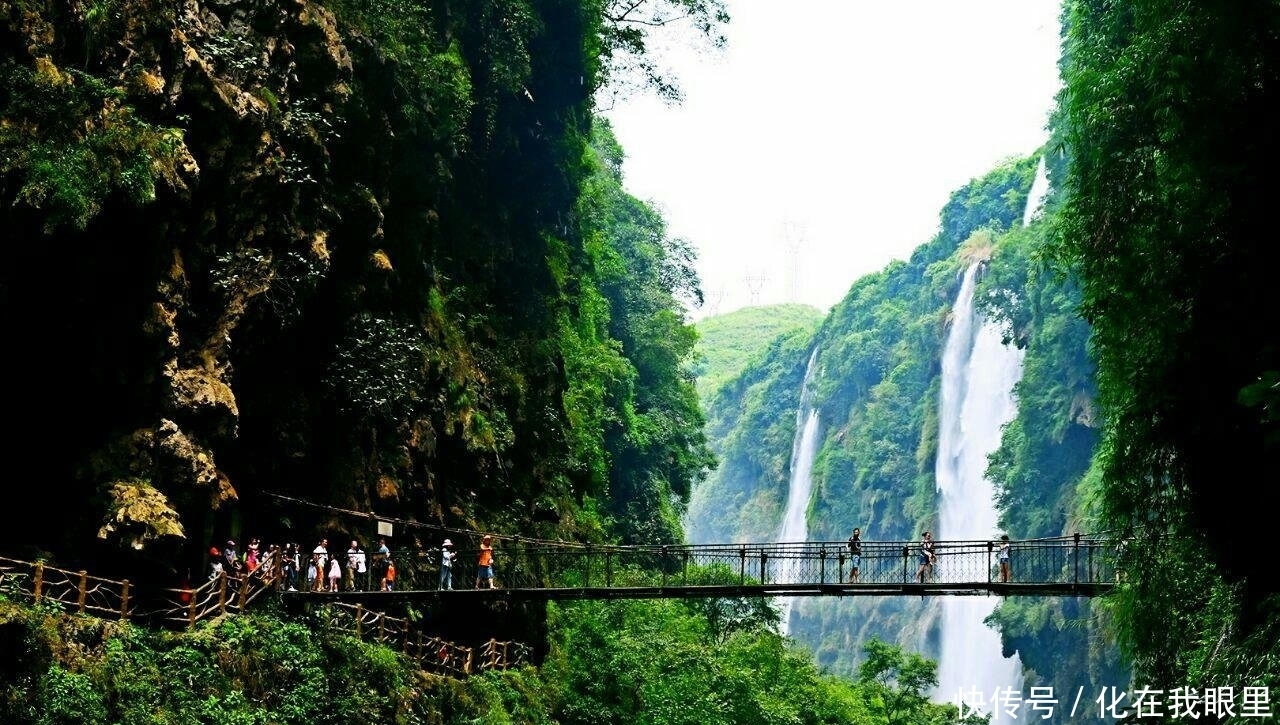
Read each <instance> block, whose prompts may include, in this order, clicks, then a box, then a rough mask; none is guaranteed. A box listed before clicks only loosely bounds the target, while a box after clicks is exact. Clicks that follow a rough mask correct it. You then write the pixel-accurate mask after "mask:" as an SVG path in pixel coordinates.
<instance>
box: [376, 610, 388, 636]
mask: <svg viewBox="0 0 1280 725" xmlns="http://www.w3.org/2000/svg"><path fill="white" fill-rule="evenodd" d="M386 638H387V615H386V614H384V613H383V612H378V641H379V642H385V641H386Z"/></svg>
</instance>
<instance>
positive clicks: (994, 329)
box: [934, 263, 1022, 711]
mask: <svg viewBox="0 0 1280 725" xmlns="http://www.w3.org/2000/svg"><path fill="white" fill-rule="evenodd" d="M978 266H979V265H978V264H977V263H974V264H972V265H970V266H969V268H968V269H966V270H965V273H964V279H963V282H962V284H961V286H960V293H959V295H958V296H957V298H956V303H955V308H954V310H953V312H952V324H951V332H950V334H949V336H948V338H947V343H946V347H945V348H944V350H943V356H942V389H941V400H940V401H939V431H938V460H937V465H936V468H935V473H936V475H937V482H938V491H939V493H940V494H941V510H940V511H939V523H938V531H937V532H936V533H935V536H934V538H935V539H941V540H944V541H946V540H950V541H954V540H964V539H970V540H973V539H981V540H990V539H994V538H995V537H997V536H998V535H999V533H1000V532H999V531H998V529H997V515H996V510H995V500H994V498H995V496H994V489H993V487H992V484H991V482H990V481H989V480H987V478H986V468H987V456H988V455H990V454H991V453H992V452H993V451H995V450H996V448H997V447H999V445H1000V433H1001V430H1000V429H1001V427H1002V426H1003V425H1004V424H1005V423H1007V422H1009V421H1010V420H1012V418H1013V416H1014V415H1015V414H1016V412H1017V406H1016V404H1015V402H1014V399H1013V395H1012V391H1013V386H1014V384H1015V383H1017V381H1018V379H1019V378H1020V377H1021V375H1022V352H1021V351H1020V350H1018V349H1017V348H1011V347H1007V346H1005V345H1004V344H1003V343H1002V342H1001V331H1000V328H999V326H998V325H995V324H992V323H990V322H987V321H985V320H984V319H983V318H982V316H981V315H980V314H978V312H977V311H976V310H975V309H974V304H973V289H974V284H975V278H976V277H977V272H978ZM998 603H999V600H998V599H997V598H995V597H992V596H987V597H944V598H943V601H942V602H941V604H940V606H941V626H942V642H941V647H940V656H939V659H938V689H937V692H936V697H937V699H939V700H941V701H946V702H955V701H956V700H957V693H959V692H960V691H963V692H965V693H966V695H969V693H972V692H975V691H976V693H980V698H981V699H982V700H983V702H984V703H985V704H982V703H978V702H973V701H972V699H971V698H970V697H968V696H967V697H966V698H965V699H966V701H967V702H970V704H973V705H978V706H980V707H982V708H983V709H984V710H987V711H990V710H991V709H992V708H991V701H992V696H993V694H994V693H995V692H996V690H997V688H998V689H999V690H1000V691H1004V690H1005V689H1006V688H1010V687H1011V688H1013V689H1014V690H1015V691H1020V690H1021V689H1022V664H1021V662H1020V661H1019V660H1018V658H1017V657H1016V656H1014V657H1012V658H1007V659H1006V658H1004V657H1002V656H1001V645H1000V635H999V633H998V632H996V631H995V630H994V629H991V628H990V627H988V626H987V625H986V624H984V623H983V620H984V619H986V618H987V616H988V615H990V614H991V612H992V611H994V610H995V607H996V605H997V604H998ZM973 699H976V698H973Z"/></svg>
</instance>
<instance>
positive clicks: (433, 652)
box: [322, 602, 529, 675]
mask: <svg viewBox="0 0 1280 725" xmlns="http://www.w3.org/2000/svg"><path fill="white" fill-rule="evenodd" d="M322 611H324V612H325V614H326V616H327V621H326V624H327V625H328V627H329V628H331V629H336V630H339V631H343V632H346V633H348V634H351V635H354V636H356V637H359V638H360V639H363V640H365V641H373V642H381V643H383V644H386V645H387V646H390V647H397V648H399V649H400V650H401V651H402V652H404V653H405V654H406V655H407V656H409V657H410V658H412V659H413V660H414V661H415V662H417V663H418V664H419V665H420V666H421V667H422V669H424V670H427V671H429V672H438V673H441V674H451V675H470V674H472V673H473V672H479V671H482V670H495V669H496V670H505V669H508V668H510V667H517V666H519V665H522V664H525V663H527V662H528V661H529V648H528V647H527V646H525V645H523V644H521V643H519V642H499V641H497V640H494V639H490V640H489V641H488V642H486V643H484V644H483V645H481V646H480V647H479V648H478V649H476V648H472V647H464V646H462V645H459V644H455V643H453V642H448V641H446V640H443V639H440V638H439V637H431V636H427V635H424V634H423V633H422V632H421V631H415V630H414V629H413V627H412V624H411V623H410V622H409V620H407V619H402V618H398V617H392V616H390V615H388V614H386V613H384V612H377V611H373V610H370V609H366V608H365V607H364V605H361V604H347V603H345V602H334V603H331V604H330V605H329V606H328V607H326V608H325V609H324V610H322Z"/></svg>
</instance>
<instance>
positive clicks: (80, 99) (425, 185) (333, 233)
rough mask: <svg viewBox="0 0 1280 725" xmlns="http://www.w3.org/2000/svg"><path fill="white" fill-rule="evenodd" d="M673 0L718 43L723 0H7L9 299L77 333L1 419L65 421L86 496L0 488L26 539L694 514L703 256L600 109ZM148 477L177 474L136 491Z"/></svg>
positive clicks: (25, 542) (32, 441)
mask: <svg viewBox="0 0 1280 725" xmlns="http://www.w3.org/2000/svg"><path fill="white" fill-rule="evenodd" d="M674 15H681V16H685V18H684V22H683V23H682V24H683V26H684V27H686V28H687V29H689V30H690V32H691V33H692V34H693V35H694V36H697V37H702V38H705V39H709V40H710V41H711V42H712V43H713V44H714V43H716V42H719V38H720V31H719V29H718V28H719V25H720V24H722V23H723V22H725V21H726V20H727V15H726V14H725V13H724V10H723V8H722V7H721V5H720V4H719V3H716V2H685V1H684V0H677V1H668V0H650V1H642V2H639V3H625V4H616V3H598V2H582V1H581V0H484V1H483V2H471V1H470V0H468V1H467V2H454V1H446V2H440V3H431V4H422V3H414V2H404V1H403V0H376V1H375V2H350V1H348V0H332V1H331V2H325V3H319V4H314V3H313V4H303V5H296V6H289V7H288V8H286V9H283V10H281V9H279V8H277V7H276V6H275V5H273V4H270V3H268V4H259V5H252V6H243V7H242V6H238V5H234V4H233V5H218V6H215V7H210V8H207V9H205V10H204V11H201V12H200V13H182V12H178V11H177V10H176V9H174V8H172V7H169V6H164V7H160V6H156V5H155V4H154V3H149V2H145V1H144V0H119V1H117V2H108V3H96V4H88V5H77V6H76V7H74V8H70V9H68V8H65V7H63V6H62V5H61V4H59V3H55V2H50V1H47V0H22V1H21V2H18V1H16V0H0V43H3V46H4V47H3V49H2V50H3V52H0V58H3V60H0V78H2V79H3V81H4V82H3V83H0V225H3V226H4V227H5V229H6V242H7V244H6V246H5V249H4V255H5V260H4V264H3V265H0V291H2V294H0V313H3V315H4V317H5V319H6V320H13V321H14V326H15V329H14V332H16V333H17V335H18V336H19V337H21V338H23V339H36V338H47V339H50V343H49V344H48V345H47V346H46V347H45V349H44V350H43V352H42V354H41V355H39V356H34V355H33V356H25V355H15V356H6V358H5V360H4V362H3V363H0V364H2V365H3V367H2V368H0V373H3V374H4V375H5V376H6V377H8V378H10V379H14V380H22V381H24V385H27V386H30V387H31V388H32V389H35V390H41V391H42V393H41V395H40V396H31V397H29V398H28V400H29V402H26V403H23V404H22V406H20V407H19V408H17V409H15V410H14V411H13V414H14V415H15V417H17V418H20V419H22V420H24V421H25V424H24V426H23V430H24V431H25V432H23V433H20V434H18V435H17V436H13V437H8V438H6V439H5V442H4V444H3V450H4V451H5V452H6V454H9V455H18V454H19V452H21V451H27V450H31V449H33V448H38V447H40V446H41V445H42V443H41V442H42V441H46V440H49V439H51V438H56V439H57V441H58V443H57V454H56V455H54V456H52V457H50V459H49V460H48V461H46V462H45V464H44V468H43V470H44V479H43V480H44V481H45V485H46V486H47V487H48V490H49V491H50V492H51V495H56V496H59V497H60V498H62V499H63V500H65V501H66V502H67V507H66V509H65V510H64V511H62V514H63V515H64V516H65V518H66V520H67V521H68V522H71V523H70V524H69V525H68V526H65V527H49V526H45V525H43V524H40V523H38V522H36V521H35V520H34V518H33V517H28V516H21V515H11V516H8V517H5V523H6V526H7V528H9V530H10V531H11V540H13V541H16V542H19V544H20V545H21V546H24V547H27V550H26V551H24V552H21V553H29V554H32V555H35V554H37V553H39V554H43V555H49V556H52V557H54V559H55V560H58V561H62V562H64V563H67V564H83V565H85V566H88V567H89V568H91V569H93V570H95V571H98V572H100V573H102V574H111V573H113V572H119V573H120V574H121V575H130V576H134V577H136V576H138V575H137V570H140V571H142V572H144V574H143V576H145V577H147V578H157V579H167V580H168V581H172V580H173V579H174V578H176V577H178V576H179V575H180V574H181V573H182V572H183V571H184V570H186V569H196V570H198V569H199V568H201V567H202V566H203V552H204V551H205V550H207V548H208V544H209V542H210V541H221V540H222V539H223V538H224V537H225V536H227V535H232V536H234V537H236V538H241V537H242V535H243V534H249V533H250V532H251V533H252V534H263V535H266V536H267V537H269V538H271V539H277V538H283V537H286V536H287V537H289V538H291V539H300V540H315V539H318V538H319V536H320V535H322V534H328V535H329V536H330V537H331V538H332V539H334V540H338V539H345V538H347V536H349V535H351V536H357V537H359V538H362V539H365V538H367V537H368V536H370V535H371V532H369V531H367V527H365V526H364V525H363V524H361V523H360V522H357V521H352V520H346V519H343V518H342V517H340V516H337V515H334V514H333V513H331V512H326V511H325V510H324V509H323V508H316V507H303V508H299V507H296V506H292V507H291V506H287V505H284V504H281V503H280V501H281V499H278V498H275V497H272V496H270V495H269V494H284V495H286V496H289V497H291V498H299V499H303V500H306V501H311V502H314V503H316V504H319V505H321V506H335V507H340V508H343V509H355V510H359V511H369V510H377V511H378V512H379V513H380V514H382V515H384V516H396V517H401V518H406V519H414V520H417V521H419V522H422V523H425V524H431V525H434V526H435V527H440V526H449V527H453V528H457V529H468V530H477V529H488V530H494V531H498V532H509V533H513V534H514V533H520V534H523V535H526V536H528V535H538V536H547V537H554V538H570V539H590V540H604V539H609V540H622V541H645V542H656V541H672V540H676V539H678V538H680V536H681V531H680V524H679V521H680V516H681V514H682V507H683V505H684V501H685V500H687V497H688V494H689V487H690V485H691V484H692V483H694V482H696V481H698V480H699V479H700V478H701V476H703V475H704V473H705V471H706V470H707V469H708V468H709V467H710V466H711V465H712V459H711V456H710V453H709V452H708V449H707V447H706V445H705V442H704V439H703V433H702V422H703V421H702V416H701V412H700V410H699V408H698V403H697V398H696V392H695V390H694V386H693V380H692V375H691V373H690V371H689V365H690V363H691V362H692V359H693V345H694V342H695V340H696V335H695V333H694V330H693V328H692V327H691V326H690V325H688V324H687V323H686V322H685V306H686V305H688V304H697V303H698V301H699V299H700V293H699V292H698V280H697V278H696V275H694V274H693V272H692V266H691V259H690V257H691V254H690V251H689V247H688V245H687V244H685V243H684V242H683V241H680V240H676V239H672V238H670V237H669V236H668V235H667V233H666V230H665V228H664V223H663V221H662V219H661V218H660V217H659V216H658V215H657V214H656V213H655V212H654V210H653V209H651V208H649V207H648V206H646V205H645V204H643V203H641V202H640V201H638V200H636V199H634V198H632V197H630V196H629V195H627V194H626V193H624V192H623V191H622V190H621V172H620V164H621V158H622V157H621V152H620V151H619V150H618V149H617V144H616V141H614V140H613V139H612V137H611V135H610V134H609V132H608V129H607V128H605V127H603V126H601V127H598V128H595V126H596V125H597V122H596V120H595V118H594V113H593V106H594V95H595V93H596V92H597V91H598V90H599V89H600V87H601V84H603V83H605V82H606V81H607V80H608V79H609V78H610V77H611V75H616V74H618V73H621V72H622V70H621V68H622V66H624V65H627V64H640V65H641V66H645V64H646V63H649V61H650V60H651V59H648V58H647V57H646V55H645V53H646V44H647V42H648V40H647V38H648V37H649V35H648V34H649V32H650V30H651V27H650V26H649V25H646V23H649V22H652V21H653V20H654V19H655V18H657V17H663V18H673V17H674ZM620 64H621V65H620ZM648 67H650V68H651V69H652V66H648ZM650 75H651V76H652V77H651V78H650V79H649V80H650V81H652V82H653V83H655V84H658V85H659V86H661V87H667V86H665V85H663V82H662V81H661V74H656V71H655V74H650ZM106 239H114V240H117V241H116V242H113V243H110V244H108V243H105V242H104V240H106ZM51 250H56V252H55V253H51ZM55 269H56V274H51V273H50V271H51V270H55ZM54 280H56V281H54ZM55 331H56V332H55ZM71 410H75V411H77V412H78V415H76V416H75V417H74V422H72V420H71V418H69V417H67V416H66V411H71ZM121 491H123V493H118V492H121ZM130 492H132V493H130ZM140 492H145V493H146V495H147V497H148V500H150V501H152V502H153V503H154V504H155V505H153V506H149V507H146V508H143V507H133V508H128V509H126V508H125V507H124V506H123V504H122V503H121V501H122V500H125V499H130V498H133V499H136V498H137V497H138V495H140ZM149 511H150V512H155V515H154V516H152V515H150V514H148V513H147V512H149ZM107 521H120V524H119V525H115V526H103V523H104V522H107ZM175 522H176V525H175ZM434 530H438V529H430V528H420V527H402V528H401V530H400V534H401V535H402V536H404V538H402V539H401V540H400V541H399V545H402V546H413V545H416V544H423V543H434V541H427V540H425V539H422V538H420V537H423V536H424V534H426V533H427V532H430V531H434ZM125 531H127V532H128V535H127V536H126V535H124V532H125ZM100 537H101V538H100ZM434 538H435V535H434V534H431V539H434ZM103 539H105V542H104V541H103ZM103 543H105V544H106V546H103V545H102V544H103ZM473 543H474V542H473ZM135 544H136V545H137V546H134V545H135ZM121 551H123V555H122V554H121V553H120V552H121Z"/></svg>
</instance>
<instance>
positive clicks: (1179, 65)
mask: <svg viewBox="0 0 1280 725" xmlns="http://www.w3.org/2000/svg"><path fill="white" fill-rule="evenodd" d="M1065 18H1066V22H1065V27H1066V29H1067V33H1066V44H1065V46H1064V55H1063V63H1062V68H1063V76H1064V80H1065V87H1064V89H1063V92H1062V96H1061V99H1060V118H1061V120H1060V123H1059V125H1060V126H1061V128H1062V129H1063V135H1064V138H1063V143H1064V149H1065V151H1066V154H1067V159H1068V162H1069V163H1068V166H1067V171H1066V174H1065V186H1066V188H1065V196H1064V201H1063V206H1062V211H1061V214H1060V222H1059V225H1058V228H1057V232H1056V237H1055V241H1056V244H1055V253H1056V259H1057V260H1058V261H1059V262H1060V263H1061V264H1062V266H1063V267H1064V268H1068V269H1070V270H1072V271H1073V272H1074V273H1075V274H1076V275H1078V278H1079V279H1080V280H1081V284H1082V289H1081V300H1082V302H1081V311H1082V314H1083V316H1084V317H1085V318H1086V319H1087V320H1088V321H1089V323H1090V324H1091V325H1092V328H1093V340H1092V352H1093V355H1094V357H1095V359H1096V361H1097V365H1098V388H1099V399H1100V402H1101V409H1102V415H1103V421H1104V428H1103V438H1102V444H1101V449H1100V455H1099V457H1098V460H1097V473H1096V477H1097V479H1098V484H1097V487H1096V491H1097V493H1098V496H1099V512H1100V516H1101V520H1102V522H1103V523H1104V524H1105V525H1106V526H1108V527H1110V528H1112V529H1113V530H1114V531H1115V533H1116V534H1118V535H1121V536H1124V537H1126V539H1128V540H1130V541H1132V544H1133V545H1132V546H1128V547H1126V548H1125V549H1124V552H1123V555H1122V557H1121V560H1120V565H1121V567H1122V568H1123V569H1124V570H1125V571H1126V573H1127V578H1126V584H1125V586H1123V587H1122V588H1121V590H1120V592H1119V594H1118V596H1117V597H1116V620H1117V625H1118V627H1117V629H1118V632H1119V636H1120V642H1121V645H1122V646H1123V647H1124V648H1125V650H1126V652H1127V653H1128V654H1129V655H1130V656H1131V657H1132V659H1133V662H1134V665H1135V668H1136V670H1137V672H1136V674H1137V676H1138V678H1139V680H1140V681H1142V682H1143V683H1146V684H1149V685H1152V686H1155V687H1176V686H1192V687H1204V686H1211V685H1213V686H1226V685H1234V686H1236V687H1237V688H1238V687H1241V686H1250V685H1253V686H1256V685H1265V686H1269V687H1270V688H1271V690H1272V691H1273V692H1274V691H1275V688H1276V687H1277V685H1278V684H1280V681H1278V680H1277V677H1278V676H1280V651H1277V648H1276V640H1275V638H1274V636H1273V633H1272V634H1271V635H1270V636H1269V635H1268V634H1267V632H1268V630H1273V629H1274V626H1275V621H1276V618H1275V617H1276V613H1275V605H1274V597H1275V594H1274V593H1275V592H1276V590H1277V581H1278V580H1277V579H1276V577H1275V575H1274V573H1273V572H1271V571H1270V570H1269V568H1270V557H1269V556H1267V555H1265V554H1264V553H1263V552H1266V551H1268V550H1269V549H1270V548H1271V544H1270V541H1269V539H1270V523H1271V522H1270V518H1271V517H1270V511H1269V508H1268V507H1266V506H1260V505H1258V499H1257V495H1258V491H1260V490H1262V488H1263V487H1266V486H1269V485H1270V482H1271V481H1273V480H1274V479H1275V477H1276V474H1277V468H1276V461H1277V455H1276V454H1277V445H1278V444H1280V441H1278V440H1277V436H1276V432H1277V428H1276V425H1277V420H1276V416H1275V410H1276V403H1277V400H1278V397H1277V390H1278V389H1277V388H1276V385H1275V381H1276V380H1277V375H1276V373H1275V371H1276V370H1277V369H1278V368H1280V345H1277V341H1276V330H1278V329H1280V324H1278V323H1280V318H1278V315H1280V298H1278V297H1277V295H1280V286H1277V285H1276V284H1275V279H1274V277H1275V269H1276V263H1277V261H1280V257H1278V255H1277V248H1276V245H1275V244H1274V243H1272V241H1271V237H1272V235H1273V231H1272V227H1273V226H1274V223H1275V220H1274V214H1273V213H1272V211H1271V210H1272V208H1273V204H1272V200H1271V192H1270V184H1269V180H1270V177H1271V176H1272V174H1273V173H1274V169H1275V167H1276V161H1277V155H1278V153H1280V150H1278V147H1277V143H1276V134H1275V128H1276V123H1277V120H1280V116H1278V113H1280V111H1278V110H1277V109H1280V104H1277V98H1276V95H1277V93H1280V41H1278V40H1277V37H1280V36H1278V35H1277V30H1278V29H1280V13H1278V10H1277V7H1276V5H1275V4H1274V3H1271V2H1244V3H1191V4H1187V3H1178V2H1168V1H1163V0H1156V1H1148V2H1138V3H1129V4H1126V5H1117V4H1114V3H1105V2H1092V1H1089V2H1083V1H1082V2H1071V3H1068V5H1067V14H1066V16H1065ZM1268 601H1270V602H1271V603H1270V604H1268Z"/></svg>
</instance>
